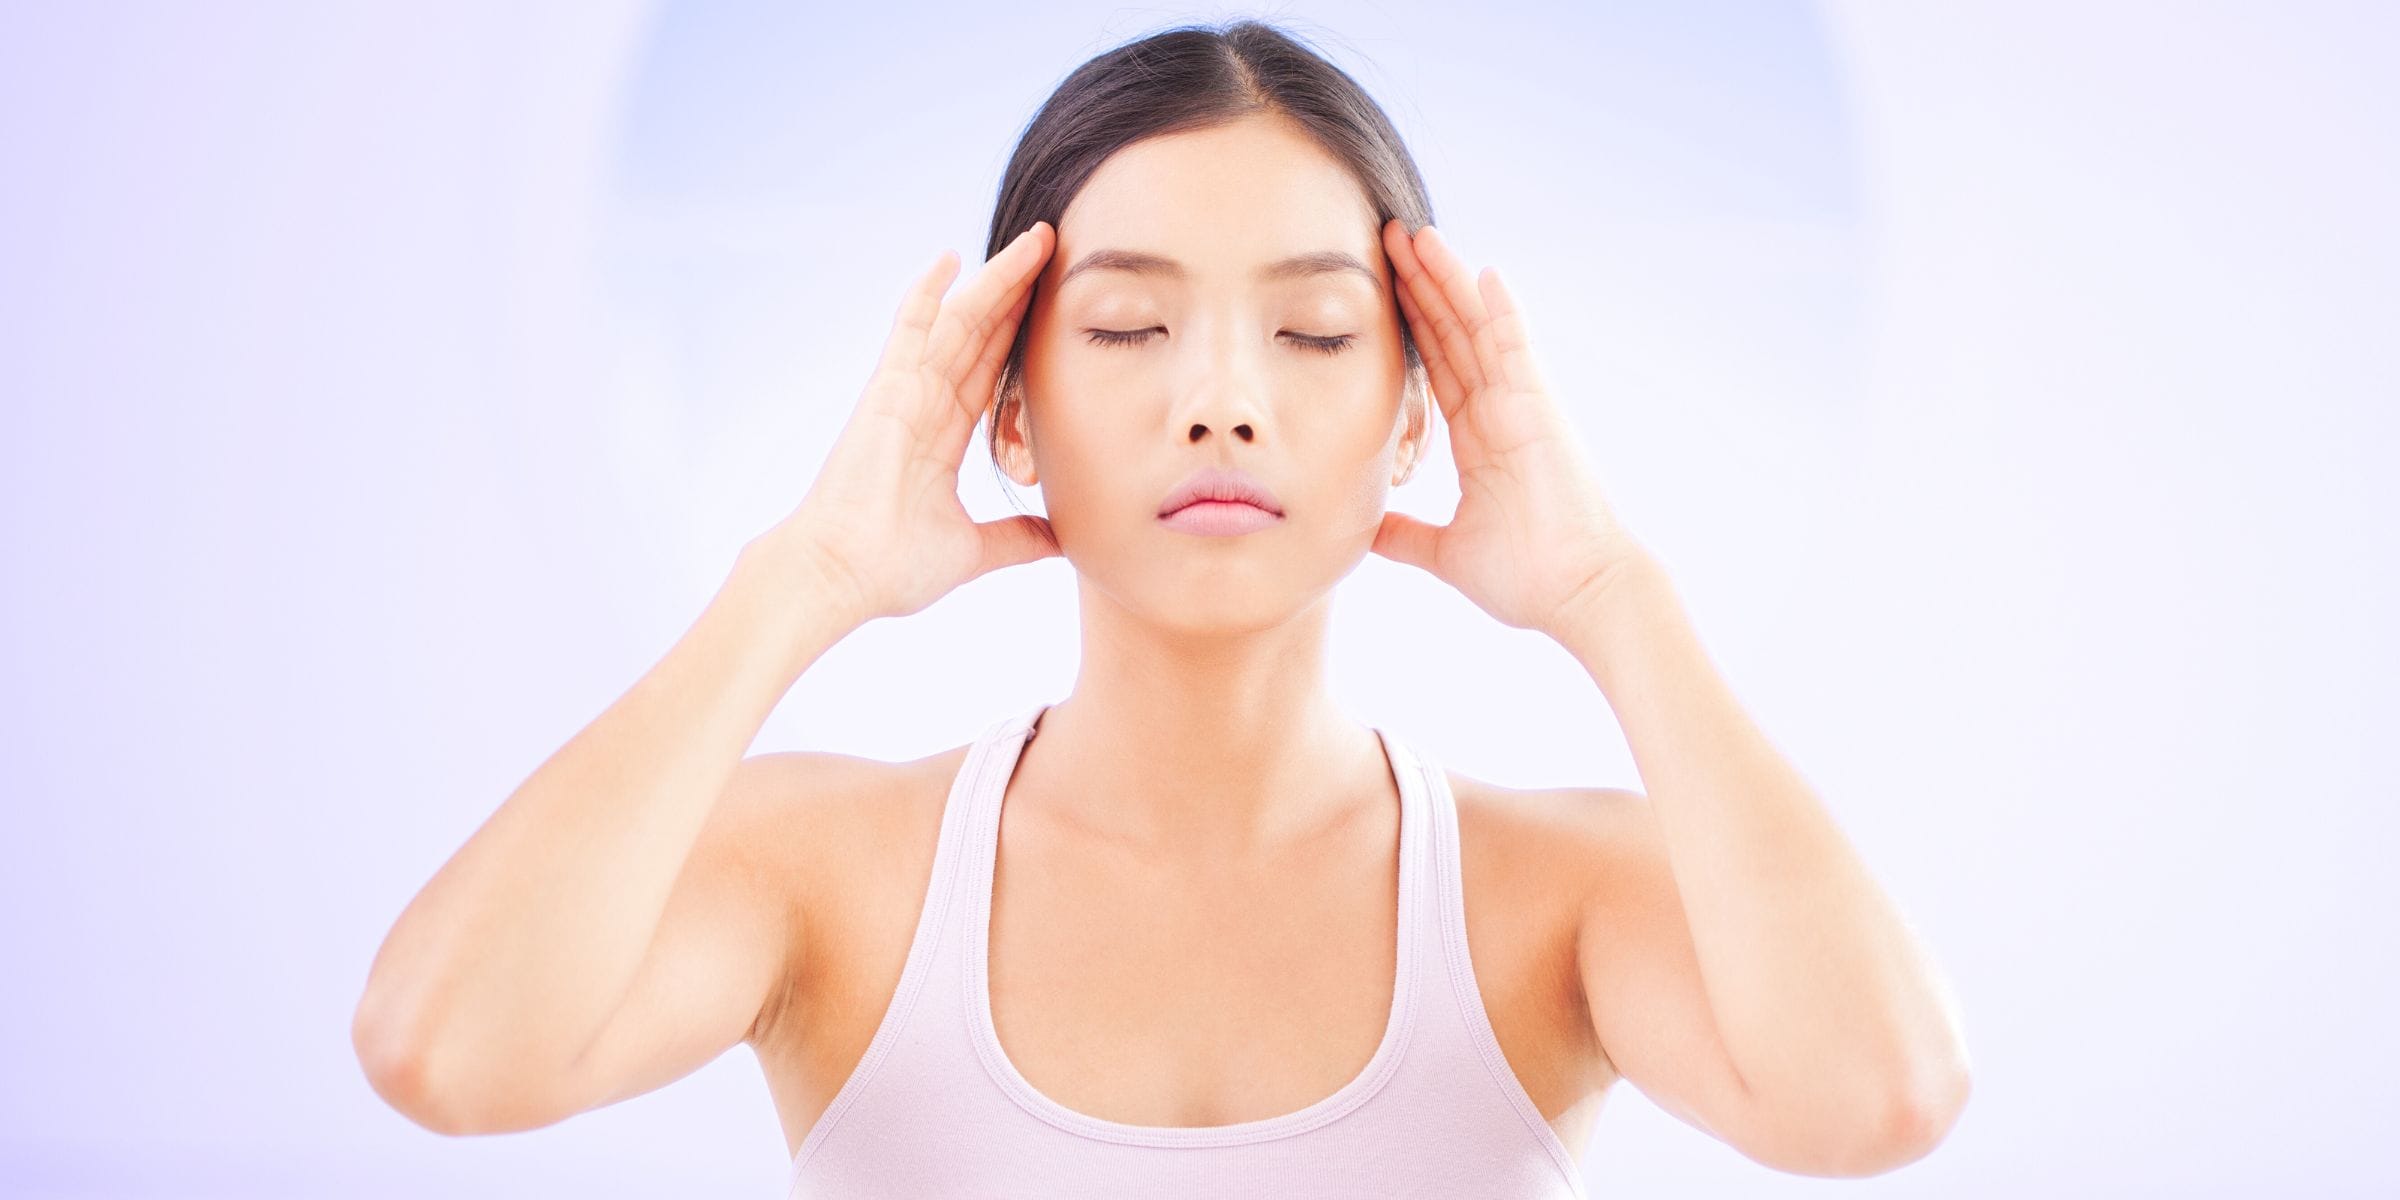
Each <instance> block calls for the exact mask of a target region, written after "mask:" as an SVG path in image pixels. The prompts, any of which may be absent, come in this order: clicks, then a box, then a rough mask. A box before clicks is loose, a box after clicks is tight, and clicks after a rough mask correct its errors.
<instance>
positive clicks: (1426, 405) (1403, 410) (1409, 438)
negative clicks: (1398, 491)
mask: <svg viewBox="0 0 2400 1200" xmlns="http://www.w3.org/2000/svg"><path fill="white" fill-rule="evenodd" d="M1430 386H1431V385H1430V384H1429V383H1428V381H1427V379H1426V375H1425V371H1424V369H1423V368H1419V369H1417V370H1414V371H1411V372H1409V373H1408V383H1407V385H1406V386H1405V387H1403V388H1402V389H1401V392H1400V418H1401V421H1402V423H1403V424H1402V427H1401V430H1400V449H1399V451H1398V452H1397V453H1396V454H1394V455H1393V456H1392V486H1393V487H1398V486H1400V485H1401V484H1404V483H1407V482H1408V480H1409V477H1410V476H1413V475H1415V474H1416V473H1417V464H1418V463H1420V462H1423V461H1424V460H1425V442H1426V440H1427V439H1428V438H1430V437H1431V436H1432V435H1433V421H1432V416H1431V413H1430V412H1429V410H1430V409H1431V408H1432V407H1433V393H1432V392H1431V391H1430V390H1429V388H1430Z"/></svg>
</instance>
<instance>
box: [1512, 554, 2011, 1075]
mask: <svg viewBox="0 0 2400 1200" xmlns="http://www.w3.org/2000/svg"><path fill="white" fill-rule="evenodd" d="M1554 633H1555V634H1556V635H1557V636H1558V639H1559V641H1560V643H1561V644H1562V645H1564V646H1566V647H1567V649H1568V650H1569V651H1570V652H1571V653H1573V654H1574V655H1575V657H1576V658H1577V660H1578V661H1580V662H1581V663H1582V664H1583V666H1584V669H1585V670H1586V671H1587V672H1588V673H1589V674H1590V675H1591V677H1592V679H1593V681H1594V682H1595V683H1597V684H1598V685H1599V686H1600V689H1601V691H1602V693H1603V694H1604V695H1605V696H1606V697H1607V699H1608V702H1609V706H1610V708H1611V709H1612V710H1613V711H1614V712H1615V713H1616V716H1617V720H1618V722H1619V724H1620V725H1621V726H1622V727H1623V729H1624V731H1625V736H1626V740H1627V742H1628V744H1629V745H1630V747H1631V749H1632V752H1633V758H1634V762H1635V766H1636V768H1637V769H1638V770H1639V771H1640V773H1641V777H1642V783H1643V785H1644V790H1645V791H1646V792H1647V793H1648V796H1649V798H1650V803H1651V804H1652V805H1653V806H1654V810H1655V812H1656V814H1657V818H1658V821H1659V823H1660V825H1661V827H1662V829H1663V831H1664V836H1665V838H1666V841H1667V845H1668V851H1669V855H1670V858H1671V861H1672V863H1673V866H1674V874H1675V883H1676V887H1677V890H1678V892H1679V894H1680V897H1681V899H1682V902H1683V907H1684V910H1685V913H1686V916H1687V919H1688V921H1689V923H1690V926H1691V936H1692V941H1693V946H1694V948H1695V950H1696V952H1697V955H1698V959H1699V965H1700V970H1701V974H1702V977H1703V979H1704V981H1705V983H1706V986H1707V992H1708V997H1709V1006H1710V1008H1711V1009H1712V1011H1713V1013H1714V1016H1715V1018H1716V1023H1717V1027H1718V1029H1719V1031H1720V1034H1721V1036H1722V1037H1723V1039H1724V1042H1725V1046H1726V1049H1727V1051H1728V1053H1729V1054H1730V1055H1731V1057H1732V1059H1733V1061H1734V1064H1735V1066H1736V1068H1737V1069H1738V1070H1739V1071H1740V1073H1741V1075H1742V1077H1743V1079H1744V1080H1745V1081H1747V1082H1748V1084H1749V1085H1750V1088H1751V1091H1752V1093H1753V1095H1754V1096H1755V1097H1757V1098H1758V1099H1759V1101H1760V1102H1761V1103H1766V1104H1772V1105H1778V1106H1784V1105H1803V1106H1810V1107H1812V1108H1813V1107H1814V1106H1818V1105H1835V1106H1841V1107H1839V1108H1837V1109H1836V1110H1835V1111H1844V1112H1859V1111H1874V1112H1883V1111H1888V1110H1889V1106H1891V1105H1893V1104H1895V1103H1898V1104H1903V1105H1909V1106H1917V1105H1929V1104H1935V1105H1938V1104H1939V1103H1941V1102H1942V1101H1943V1100H1945V1099H1946V1098H1947V1097H1948V1095H1949V1093H1950V1090H1951V1089H1953V1088H1954V1087H1956V1086H1957V1085H1958V1084H1959V1082H1960V1081H1961V1079H1960V1072H1961V1071H1962V1070H1963V1067H1964V1063H1963V1061H1961V1055H1960V1052H1959V1050H1958V1048H1957V1047H1958V1040H1957V1032H1956V1027H1955V1018H1954V1014H1952V1013H1951V1012H1950V1011H1949V1002H1948V997H1947V995H1946V994H1945V993H1944V991H1943V989H1942V985H1941V983H1940V981H1939V979H1938V976H1937V975H1936V973H1935V969H1934V967H1933V965H1932V964H1931V963H1930V961H1929V960H1928V959H1927V958H1926V957H1925V955H1924V954H1923V952H1922V950H1921V948H1920V947H1919V946H1918V944H1917V940H1916V938H1915V936H1914V935H1913V933H1912V932H1911V931H1910V929H1909V928H1908V926H1907V924H1906V922H1905V921H1904V919H1903V918H1902V916H1901V914H1900V913H1899V912H1898V910H1897V909H1896V908H1895V907H1894V905H1893V903H1892V901H1891V900H1890V898H1889V897H1888V896H1886V895H1885V893H1884V891H1883V889H1882V887H1881V886H1880V885H1879V884H1878V883H1877V882H1876V881H1875V879H1874V878H1873V877H1872V876H1871V875H1870V874H1869V873H1868V871H1867V869H1866V866H1865V864H1864V863H1863V862H1861V860H1860V859H1859V857H1858V855H1857V853H1856V852H1855V851H1854V850H1853V848H1852V847H1851V845H1850V843H1849V841H1848V839H1847V838H1846V837H1844V836H1843V834H1842V832H1841V830H1840V829H1839V828H1838V827H1837V826H1836V825H1835V823H1834V820H1833V817H1832V815H1831V814H1830V813H1829V812H1828V811H1827V810H1826V808H1825V806H1824V805H1823V804H1822V803H1821V802H1820V801H1819V800H1818V798H1817V797H1816V796H1815V794H1813V792H1812V791H1811V790H1810V788H1809V786H1808V784H1807V782H1806V781H1805V780H1803V779H1802V778H1801V777H1800V775H1799V773H1798V772H1797V771H1795V770H1794V769H1793V767H1792V766H1791V764H1790V763H1788V762H1787V761H1785V759H1784V758H1783V756H1782V755H1780V754H1779V753H1777V751H1776V750H1775V748H1774V747H1773V746H1772V745H1771V744H1769V742H1768V740H1767V738H1766V736H1765V735H1764V734H1763V733H1762V732H1761V731H1760V730H1759V728H1758V726H1757V725H1756V724H1755V723H1754V722H1752V720H1751V719H1750V717H1749V715H1748V714H1747V713H1746V712H1745V711H1744V710H1743V709H1742V707H1741V706H1740V704H1739V703H1738V702H1737V701H1736V699H1735V697H1734V695H1733V693H1732V691H1731V690H1730V688H1729V687H1728V686H1727V684H1726V682H1725V680H1724V679H1723V678H1722V677H1721V676H1720V675H1719V673H1718V672H1717V670H1716V667H1715V665H1714V663H1712V662H1711V661H1710V659H1709V658H1708V656H1707V653H1706V651H1705V650H1704V648H1703V647H1702V645H1701V643H1700V640H1699V636H1698V633H1697V631H1696V630H1695V629H1694V628H1693V626H1692V624H1691V622H1690V620H1689V619H1688V617H1687V615H1686V613H1685V611H1684V609H1683V606H1682V603H1681V601H1680V599H1679V598H1678V597H1677V596H1676V594H1675V591H1674V588H1673V585H1672V582H1671V581H1670V580H1669V579H1668V577H1667V575H1666V573H1665V572H1664V570H1663V569H1661V568H1660V566H1659V565H1658V564H1657V562H1656V561H1655V560H1653V559H1650V558H1648V557H1647V556H1646V555H1644V556H1641V557H1640V558H1638V559H1637V560H1636V561H1635V562H1634V563H1633V564H1632V565H1631V566H1630V567H1629V568H1628V570H1627V571H1626V572H1624V573H1623V574H1622V575H1621V576H1619V577H1617V578H1615V579H1613V580H1611V582H1610V584H1609V586H1608V587H1607V588H1606V590H1605V591H1604V592H1602V593H1599V594H1597V595H1595V597H1594V598H1593V601H1592V603H1591V604H1590V605H1588V606H1587V607H1586V608H1584V609H1583V610H1581V611H1580V612H1579V613H1577V614H1576V615H1574V616H1572V617H1571V618H1569V619H1567V620H1565V621H1564V622H1563V623H1562V624H1561V626H1560V627H1559V628H1558V629H1556V630H1554ZM1863 1106H1872V1107H1863Z"/></svg>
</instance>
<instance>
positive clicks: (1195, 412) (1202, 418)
mask: <svg viewBox="0 0 2400 1200" xmlns="http://www.w3.org/2000/svg"><path fill="white" fill-rule="evenodd" d="M1227 324H1228V325H1230V324H1231V323H1227ZM1225 340H1227V341H1229V342H1231V341H1237V340H1238V339H1235V338H1233V337H1231V336H1229V335H1227V336H1226V337H1225ZM1201 357H1202V360H1203V361H1202V362H1201V363H1200V365H1199V366H1198V367H1197V368H1196V369H1195V370H1194V371H1193V373H1192V379H1193V383H1192V387H1191V389H1190V390H1189V391H1187V392H1186V393H1184V396H1183V400H1182V402H1181V403H1179V404H1177V405H1176V406H1175V412H1174V414H1173V416H1172V418H1171V420H1172V421H1173V422H1174V425H1173V426H1170V428H1173V427H1177V426H1179V427H1180V428H1181V429H1182V432H1183V436H1184V440H1185V441H1187V442H1199V441H1201V440H1203V439H1205V438H1207V437H1208V436H1209V435H1210V434H1211V433H1216V434H1218V435H1219V436H1229V437H1233V438H1237V439H1239V440H1241V441H1244V442H1254V441H1257V440H1258V435H1259V431H1260V428H1261V426H1262V424H1263V423H1264V421H1265V419H1266V416H1267V406H1266V396H1267V383H1266V380H1265V379H1264V378H1263V375H1264V364H1261V363H1260V362H1258V361H1257V358H1256V356H1255V354H1254V353H1253V352H1252V351H1250V350H1249V349H1247V348H1245V347H1243V346H1240V345H1238V344H1236V345H1228V346H1222V347H1206V346H1204V347H1203V348H1202V350H1201Z"/></svg>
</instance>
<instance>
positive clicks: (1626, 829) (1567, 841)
mask: <svg viewBox="0 0 2400 1200" xmlns="http://www.w3.org/2000/svg"><path fill="white" fill-rule="evenodd" d="M1447 774H1448V776H1449V781H1450V792H1451V795H1452V797H1453V798H1454V799H1455V800H1456V801H1457V808H1458V827H1459V853H1460V856H1461V857H1462V858H1465V859H1468V860H1470V862H1471V863H1473V862H1480V863H1482V864H1483V865H1484V866H1485V867H1486V868H1487V869H1486V871H1485V872H1484V873H1485V874H1486V875H1495V874H1497V875H1505V876H1510V877H1519V878H1523V879H1524V880H1525V881H1526V882H1527V883H1528V884H1531V885H1535V886H1539V887H1541V888H1543V889H1544V890H1546V891H1548V892H1550V893H1551V894H1553V895H1560V896H1565V895H1568V894H1572V895H1573V896H1574V898H1575V899H1576V900H1578V901H1579V902H1580V901H1583V900H1588V899H1589V898H1590V896H1591V895H1592V894H1593V893H1594V892H1596V891H1598V890H1599V889H1600V885H1601V883H1602V881H1603V879H1604V877H1605V876H1606V875H1607V874H1608V869H1607V868H1608V864H1609V863H1610V861H1611V859H1612V858H1614V857H1615V856H1618V855H1622V854H1624V853H1626V852H1627V851H1628V850H1629V849H1638V847H1637V846H1636V845H1635V843H1637V842H1638V841H1639V840H1640V838H1641V837H1642V835H1643V829H1642V825H1643V823H1644V822H1645V821H1646V819H1647V817H1648V814H1649V800H1648V798H1647V797H1645V796H1643V795H1642V794H1641V793H1640V792H1634V791H1627V790H1625V789H1623V788H1610V787H1551V788H1512V787H1503V786H1501V785H1499V784H1496V783H1489V782H1486V781H1484V780H1480V779H1476V778H1474V777H1472V776H1469V775H1462V774H1460V773H1459V772H1457V771H1449V772H1447ZM1466 869H1467V870H1468V871H1470V872H1472V871H1473V870H1474V866H1473V865H1470V866H1468V867H1467V868H1466Z"/></svg>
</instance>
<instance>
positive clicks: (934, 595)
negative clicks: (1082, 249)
mask: <svg viewBox="0 0 2400 1200" xmlns="http://www.w3.org/2000/svg"><path fill="white" fill-rule="evenodd" d="M1056 244H1057V242H1056V232H1055V230H1053V229H1052V228H1051V226H1050V224H1049V223H1048V222H1046V221H1037V222H1035V223H1034V224H1033V226H1032V227H1031V228H1029V229H1027V230H1026V231H1025V232H1023V233H1021V234H1019V235H1018V236H1017V238H1016V240H1014V241H1012V242H1010V243H1009V244H1008V245H1007V247H1005V248H1004V249H1002V250H1001V251H1000V253H998V254H995V255H993V256H992V258H991V259H990V260H989V261H988V262H986V263H985V264H984V267H983V270H981V271H979V272H977V273H976V276H975V279H974V281H973V282H971V283H969V284H967V286H966V287H965V288H964V289H962V290H961V291H960V292H959V294H958V295H956V296H953V297H950V298H949V299H948V300H947V301H944V299H943V293H944V292H945V291H947V290H948V288H949V286H950V282H951V280H952V279H953V278H954V277H955V275H956V272H957V269H958V256H957V253H956V252H955V251H949V250H945V251H943V252H942V254H941V256H940V257H939V258H937V259H935V260H934V264H933V266H932V267H930V268H929V269H927V270H926V272H925V273H924V274H922V275H920V276H918V278H917V282H916V284H915V286H914V287H912V288H910V289H909V292H908V296H907V298H906V299H905V300H904V301H902V303H901V306H900V311H899V313H898V315H897V316H895V317H894V318H893V321H892V331H891V336H890V338H889V339H888V340H887V341H886V342H885V343H884V348H883V356H882V358H881V359H880V360H879V361H878V362H877V363H876V365H875V373H874V376H873V377H872V378H870V379H869V380H868V381H867V386H866V390H865V392H864V393H863V394H862V395H861V396H860V397H859V401H858V407H857V408H856V409H855V410H853V411H852V412H851V414H850V420H849V422H848V423H847V424H845V425H844V426H843V427H842V431H841V434H840V435H839V436H838V437H837V438H836V439H835V441H834V445H833V449H832V451H831V452H830V453H829V454H827V456H826V459H825V465H824V467H823V468H822V469H821V470H820V471H819V472H818V473H817V477H816V480H815V481H814V482H813V483H812V484H810V486H809V489H808V494H807V496H806V497H805V498H803V499H802V500H801V502H800V506H799V507H798V508H797V509H794V510H793V512H792V513H791V515H790V516H788V517H785V518H784V519H783V521H782V522H780V523H779V524H777V525H776V526H775V527H774V528H773V529H770V530H768V531H767V532H766V533H765V534H763V535H761V536H760V537H759V538H758V539H757V540H756V542H755V543H754V545H762V546H765V547H768V548H769V550H770V553H771V554H772V555H773V556H775V557H777V558H783V557H784V556H786V555H791V556H796V558H795V559H792V560H788V561H793V562H796V563H797V564H798V565H800V566H803V567H805V568H807V569H810V570H813V571H816V572H818V573H819V574H820V575H821V576H822V580H823V582H824V583H825V584H826V585H827V586H829V587H832V588H834V589H836V590H837V592H838V593H839V594H840V595H841V597H842V599H843V600H844V601H845V602H847V603H849V604H851V606H852V607H851V614H852V615H853V616H855V617H856V618H857V619H858V620H860V621H861V622H864V621H867V620H871V619H873V618H876V617H898V616H906V615H908V614H910V613H913V612H916V611H918V610H919V609H922V608H924V607H925V606H927V605H929V604H932V603H933V602H934V601H935V600H938V599H940V598H941V597H943V596H944V595H946V594H948V593H949V592H950V591H951V590H952V589H954V588H956V587H958V586H959V585H960V584H963V583H966V582H967V581H969V580H972V579H974V578H976V577H977V576H980V575H983V574H985V573H986V572H989V571H994V570H998V569H999V568H1001V567H1007V566H1014V565H1017V564H1019V563H1027V562H1033V561H1035V560H1037V559H1042V558H1049V557H1052V556H1054V555H1057V554H1058V553H1059V548H1058V541H1057V539H1056V538H1055V537H1054V536H1052V534H1051V530H1050V522H1049V519H1048V518H1046V517H1039V516H1031V515H1019V516H1012V517H1006V518H1003V519H1001V520H997V521H986V522H983V523H980V524H978V523H977V522H976V521H975V520H974V519H973V518H972V517H970V516H968V515H967V510H966V507H965V506H964V505H963V504H961V503H960V502H959V498H958V476H959V470H960V467H961V466H962V465H963V464H964V462H965V459H966V450H967V445H968V443H969V442H970V441H971V440H972V439H973V436H974V432H975V423H976V421H977V419H978V418H980V417H981V416H982V415H983V412H984V410H985V409H986V408H987V407H989V406H990V404H991V402H992V392H993V387H994V385H995V384H996V382H997V381H998V379H999V374H1000V368H1001V366H1002V364H1003V363H1005V362H1006V361H1007V358H1008V352H1009V348H1010V346H1011V345H1012V344H1013V343H1014V341H1015V340H1016V332H1017V326H1018V325H1019V323H1020V322H1021V321H1022V320H1023V319H1024V315H1025V310H1026V307H1027V305H1028V304H1029V302H1030V301H1031V299H1032V296H1033V281H1034V280H1035V279H1036V278H1037V277H1039V275H1040V273H1041V269H1042V264H1044V263H1045V262H1047V261H1049V258H1050V254H1051V251H1052V250H1053V249H1054V248H1055V246H1056Z"/></svg>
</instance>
